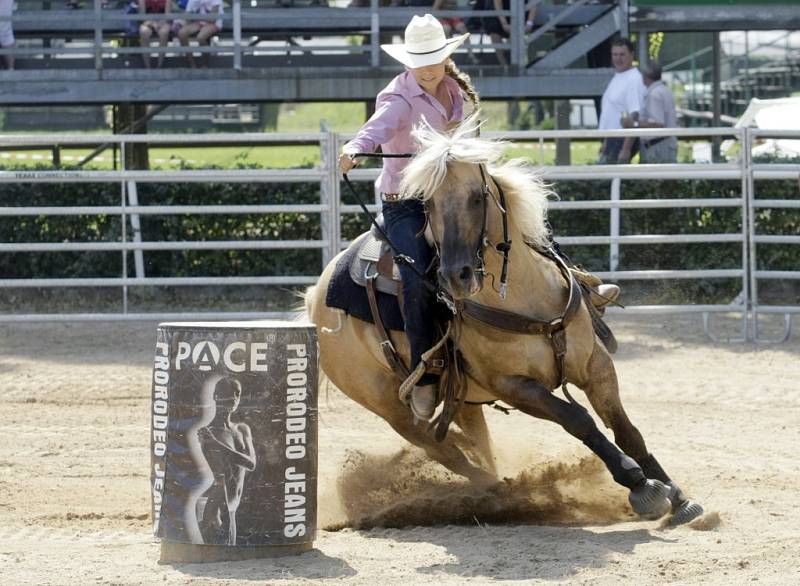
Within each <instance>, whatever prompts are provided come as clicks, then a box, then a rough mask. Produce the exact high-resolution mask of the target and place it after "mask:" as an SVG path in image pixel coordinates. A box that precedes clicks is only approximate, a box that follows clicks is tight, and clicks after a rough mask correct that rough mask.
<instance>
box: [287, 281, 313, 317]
mask: <svg viewBox="0 0 800 586" xmlns="http://www.w3.org/2000/svg"><path fill="white" fill-rule="evenodd" d="M316 288H317V286H316V285H311V286H310V287H308V288H307V289H306V290H305V291H299V292H297V293H295V295H297V298H298V303H297V304H296V305H295V306H294V307H292V312H293V313H294V314H295V315H294V316H293V317H292V320H293V321H308V320H310V316H311V313H312V308H313V307H312V303H313V302H314V290H315V289H316Z"/></svg>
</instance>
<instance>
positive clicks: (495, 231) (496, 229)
mask: <svg viewBox="0 0 800 586" xmlns="http://www.w3.org/2000/svg"><path fill="white" fill-rule="evenodd" d="M495 211H497V209H496V208H495ZM487 234H488V236H489V239H490V240H491V242H492V243H493V244H497V243H498V242H502V240H503V229H502V220H501V217H500V214H499V212H497V213H494V214H490V221H489V223H488V230H487ZM509 238H510V240H511V243H512V246H511V252H510V254H509V267H508V293H507V295H506V299H505V300H503V299H500V296H499V295H498V294H497V292H496V291H495V290H494V289H493V287H492V286H491V285H492V278H491V277H489V276H488V275H487V276H486V278H485V279H484V287H483V290H482V291H481V292H480V293H478V294H477V295H475V297H474V300H475V301H476V302H478V303H481V304H483V305H489V306H491V307H497V308H500V309H505V310H506V311H512V312H515V313H521V314H523V315H528V316H530V317H534V316H536V317H540V318H542V319H545V318H549V317H555V316H557V315H558V314H559V313H560V312H561V311H563V309H564V305H565V303H566V300H567V298H568V294H569V291H568V289H567V287H566V285H565V281H564V279H563V277H562V275H561V272H560V271H559V269H558V267H557V266H556V265H555V263H553V262H552V261H550V260H549V259H547V258H545V257H544V256H542V255H541V254H539V253H537V252H535V251H533V250H532V249H531V248H530V247H528V246H527V245H526V244H525V242H524V238H523V235H522V232H520V231H519V230H518V229H517V227H516V225H515V224H514V223H513V221H510V222H509ZM485 259H486V270H487V272H488V273H491V274H493V275H494V277H495V283H494V285H495V287H499V286H500V274H501V270H502V267H503V257H502V256H501V255H499V254H496V253H495V252H493V251H491V250H489V249H487V250H486V254H485Z"/></svg>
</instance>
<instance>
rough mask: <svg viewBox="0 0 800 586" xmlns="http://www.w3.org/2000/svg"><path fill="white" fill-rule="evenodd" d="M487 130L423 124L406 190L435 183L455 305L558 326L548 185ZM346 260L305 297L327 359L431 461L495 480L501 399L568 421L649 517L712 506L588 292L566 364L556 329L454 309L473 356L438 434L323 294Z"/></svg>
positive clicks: (367, 331)
mask: <svg viewBox="0 0 800 586" xmlns="http://www.w3.org/2000/svg"><path fill="white" fill-rule="evenodd" d="M475 130H476V125H475V122H474V117H473V118H472V119H469V120H467V121H465V122H464V123H463V124H462V125H461V126H460V127H459V128H457V129H455V130H454V131H453V132H452V134H443V133H439V132H437V131H435V130H433V129H431V128H428V127H423V128H418V129H417V130H416V131H415V136H416V138H417V141H418V143H419V151H418V154H417V155H416V156H415V157H414V159H413V160H412V161H411V162H410V164H409V166H408V168H407V169H406V171H405V174H404V180H403V184H402V187H401V190H402V192H403V193H404V194H406V195H407V196H409V197H413V196H417V195H418V194H424V199H425V202H426V209H427V214H428V222H429V224H428V227H429V236H430V237H432V240H433V243H434V245H435V246H436V248H437V249H438V254H439V284H440V285H441V286H442V287H443V288H444V289H445V290H446V291H447V293H449V295H450V296H451V298H452V300H453V301H454V302H455V303H454V304H455V306H456V307H457V308H463V307H464V306H465V304H467V303H469V304H471V305H472V306H473V307H475V306H476V305H477V306H478V307H481V308H484V309H488V310H490V311H491V310H492V309H493V308H495V309H500V310H503V311H505V312H509V313H510V314H511V315H512V321H513V320H514V319H516V320H517V321H520V322H523V323H524V322H526V320H528V319H529V318H534V316H535V317H538V318H539V319H542V318H543V319H542V321H540V322H538V323H546V322H551V321H552V323H556V324H557V323H558V319H557V318H558V317H559V316H563V315H564V314H565V307H567V305H568V303H569V298H570V297H571V295H570V293H571V291H572V290H573V289H574V287H571V283H570V282H569V280H568V277H567V276H565V275H568V273H567V272H566V271H564V270H562V269H563V267H562V268H559V266H557V264H556V263H555V262H554V261H553V260H552V259H550V258H548V257H546V256H545V255H543V254H541V253H540V252H537V249H539V250H544V249H546V248H547V246H548V242H549V238H548V231H547V227H546V222H545V215H546V208H547V196H548V191H547V189H546V188H545V187H544V186H543V184H542V183H541V181H540V180H539V179H538V177H537V176H536V174H535V173H534V171H533V170H532V169H531V168H529V167H526V166H525V165H524V164H522V163H521V162H518V161H517V162H515V161H512V162H502V161H501V154H502V151H503V145H502V144H500V143H498V142H496V141H489V140H484V139H480V138H475V137H473V134H474V133H475ZM503 200H504V201H505V204H504V206H503V205H501V203H500V202H501V201H503ZM504 208H505V209H504ZM504 211H505V212H506V213H505V216H506V217H505V224H506V226H505V230H504V226H503V224H504V218H503V216H504ZM505 241H510V242H511V243H513V246H511V247H510V250H509V251H508V267H509V268H510V277H509V280H508V288H507V294H506V295H505V298H504V299H503V298H501V296H500V295H498V293H497V292H496V290H495V275H501V272H502V273H505V271H503V268H502V264H503V255H502V253H495V251H496V250H498V248H497V247H496V246H494V245H493V244H492V243H499V242H505ZM526 244H527V245H526ZM493 249H494V250H493ZM504 249H505V247H499V250H500V251H503V250H504ZM484 251H485V253H486V254H485V255H484ZM338 259H339V257H337V258H336V259H334V260H333V261H331V263H330V264H329V265H328V267H326V269H325V271H324V272H323V274H322V276H321V278H320V280H319V282H318V284H317V285H316V287H315V288H312V289H311V290H309V292H308V293H307V295H306V309H307V311H308V314H309V317H310V319H311V320H312V321H313V322H314V323H315V324H317V328H318V332H319V342H320V359H321V368H322V370H323V372H324V373H325V374H326V375H327V376H328V378H329V379H330V380H331V381H332V382H333V384H335V385H336V386H337V387H338V388H339V389H341V390H342V391H343V392H344V393H345V394H347V395H348V396H349V397H350V398H352V399H354V400H355V401H357V402H358V403H360V404H362V405H363V406H364V407H366V408H367V409H370V410H371V411H373V412H374V413H376V414H378V415H379V416H381V417H382V418H384V419H385V420H386V421H387V422H388V423H389V424H390V425H391V426H392V427H393V428H394V429H395V431H397V432H398V433H399V434H400V435H402V436H403V437H404V438H405V439H407V440H408V441H409V442H411V443H412V444H414V445H416V446H419V447H420V448H422V449H423V450H425V452H426V453H427V455H428V456H429V457H430V458H432V459H434V460H436V461H438V462H440V463H441V464H443V465H444V466H445V467H447V468H449V469H450V470H452V471H454V472H456V473H458V474H461V475H463V476H466V477H468V478H470V479H472V480H474V481H487V480H491V479H493V478H494V473H495V469H494V465H493V458H492V452H491V447H490V442H489V438H488V432H487V427H486V422H485V420H484V417H483V413H482V411H481V409H482V407H481V406H480V405H476V404H473V402H479V401H487V400H495V399H496V400H501V401H504V402H505V403H508V404H509V405H511V406H513V407H515V408H517V409H519V410H520V411H522V412H524V413H527V414H529V415H533V416H534V417H539V418H542V419H547V420H549V421H553V422H555V423H558V424H559V425H561V426H562V427H563V428H564V429H565V430H566V431H567V432H568V433H570V434H571V435H573V436H575V437H576V438H578V439H579V440H581V441H582V442H583V443H584V444H585V445H586V446H587V447H588V448H589V449H590V450H592V451H593V452H594V453H595V454H596V455H597V456H598V457H599V458H600V459H601V460H602V461H603V462H604V463H605V465H606V467H607V468H608V470H609V472H610V473H611V475H612V476H613V478H614V480H615V481H617V482H618V483H619V484H621V485H623V486H625V487H626V488H628V489H629V490H630V493H629V500H630V502H631V505H632V506H633V509H634V510H635V511H636V512H637V513H638V514H640V515H641V516H643V517H645V518H650V519H653V518H658V517H661V516H663V515H665V514H667V513H668V512H670V511H671V512H672V515H673V516H672V518H671V522H672V523H673V524H680V523H686V522H688V521H691V520H692V519H694V518H695V517H697V516H699V515H700V514H702V512H703V509H702V507H701V506H700V505H699V504H697V503H695V502H693V501H690V500H689V499H687V498H686V496H685V495H684V493H683V492H682V491H681V490H680V488H678V486H677V485H676V484H675V483H674V482H673V481H672V480H671V479H670V478H669V476H667V474H666V473H665V472H664V470H663V468H662V467H661V466H660V465H659V463H658V462H657V461H656V459H655V458H654V457H653V455H652V454H651V453H650V452H649V451H648V449H647V447H646V446H645V443H644V440H643V439H642V435H641V434H640V433H639V431H638V430H637V429H636V427H634V426H633V424H632V423H631V422H630V420H629V419H628V416H627V415H626V413H625V410H624V409H623V407H622V403H621V402H620V397H619V389H618V385H617V376H616V372H615V369H614V364H613V363H612V361H611V357H610V356H609V354H608V352H607V351H606V349H605V347H604V346H603V345H602V344H601V343H600V340H599V338H598V337H597V336H596V335H595V332H594V331H593V325H592V318H591V315H590V313H589V310H588V309H587V308H586V306H585V304H584V303H585V302H580V304H579V305H578V306H577V311H576V312H575V311H574V309H573V312H572V313H573V314H574V315H573V316H572V317H571V319H569V320H568V323H567V325H566V328H565V329H562V331H561V340H562V342H563V341H564V340H565V341H566V348H567V351H566V355H565V356H564V357H563V359H562V360H561V361H559V360H558V359H557V358H556V353H555V352H554V345H553V339H554V338H556V337H557V336H556V333H557V332H556V333H553V332H552V331H551V332H550V333H551V336H546V335H535V334H531V333H523V332H519V331H508V330H506V329H500V328H499V327H495V326H493V325H487V324H486V323H484V322H482V321H480V320H479V319H476V318H475V317H474V316H471V315H469V314H465V312H463V311H459V312H458V315H456V316H455V317H454V320H455V321H456V322H458V324H459V327H457V328H455V329H456V331H457V332H458V340H456V342H457V345H458V348H459V350H460V351H461V353H462V355H463V358H464V361H465V364H466V367H465V369H466V373H467V380H468V391H467V397H466V401H465V402H464V403H463V404H462V405H461V407H460V409H459V411H458V412H457V414H456V416H455V419H454V420H453V422H454V424H455V425H454V426H451V430H450V433H449V434H448V436H447V438H446V439H445V441H443V442H441V443H439V442H436V441H435V440H434V438H433V436H432V434H431V433H430V431H429V430H428V429H427V426H424V425H416V424H415V420H414V418H413V415H412V414H411V412H410V410H409V409H408V408H407V407H406V406H405V405H404V404H403V403H402V402H401V401H400V400H399V398H398V394H397V389H398V385H399V384H400V382H401V381H400V380H398V378H397V376H396V375H395V374H394V373H393V371H392V370H391V368H390V367H389V364H388V363H387V361H386V359H385V358H384V355H383V353H382V352H381V350H380V348H379V342H380V340H379V338H378V335H377V333H376V330H375V328H374V326H373V325H371V324H369V323H366V322H364V321H361V320H359V319H356V318H353V317H350V316H347V315H346V314H344V312H342V311H341V310H337V309H332V308H329V307H327V306H326V305H325V298H326V290H327V288H328V283H329V281H330V279H331V276H332V274H333V270H334V267H335V265H336V262H337V261H338ZM484 275H490V276H491V281H489V280H488V279H487V280H486V283H484ZM484 285H490V286H484ZM572 292H573V293H574V291H572ZM573 296H574V295H573ZM532 321H536V319H534V320H532ZM534 329H535V328H534ZM564 333H565V335H564ZM551 338H553V339H551ZM394 340H395V341H396V344H395V345H396V346H397V348H398V351H399V352H400V353H401V355H405V356H408V345H407V343H406V341H405V338H404V336H403V335H402V334H401V333H395V335H394ZM562 373H563V375H562ZM564 379H565V380H566V382H569V383H571V384H573V385H575V386H576V387H578V388H580V389H582V390H583V391H584V392H585V393H586V396H587V397H588V399H589V402H590V403H591V405H592V407H593V408H594V410H595V411H596V412H597V414H598V415H599V416H600V418H601V419H602V421H603V423H605V425H606V426H608V427H610V428H611V429H612V431H613V432H614V440H615V443H612V442H611V441H610V440H609V439H608V438H607V437H606V436H605V435H604V434H603V433H602V432H601V431H600V430H599V429H598V428H597V426H596V425H595V423H594V420H593V419H592V417H591V416H590V415H589V413H588V412H587V411H586V409H585V408H584V407H582V406H581V405H580V404H578V403H576V402H574V401H572V399H571V397H569V395H568V394H567V397H568V398H569V399H570V400H563V399H560V398H558V397H557V396H556V395H555V394H554V392H553V390H554V389H556V388H557V387H558V386H559V385H560V384H561V383H562V382H565V381H564ZM565 389H566V387H565Z"/></svg>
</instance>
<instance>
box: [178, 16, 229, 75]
mask: <svg viewBox="0 0 800 586" xmlns="http://www.w3.org/2000/svg"><path fill="white" fill-rule="evenodd" d="M186 12H187V14H207V15H208V18H207V19H201V20H187V21H186V22H185V23H184V24H183V26H182V27H181V29H180V30H179V31H178V39H179V40H180V42H181V45H182V46H183V47H188V46H189V38H190V37H191V36H192V35H197V44H198V45H200V46H201V47H202V46H204V45H205V46H208V45H209V44H210V41H211V37H213V36H214V35H216V34H217V33H219V32H220V31H221V30H222V18H220V17H221V16H222V14H223V9H222V0H189V2H188V3H187V4H186ZM186 55H187V57H188V59H189V66H190V67H196V64H195V62H194V55H193V54H192V53H191V52H189V53H187V54H186ZM208 59H209V54H208V53H203V57H202V63H203V66H204V67H208Z"/></svg>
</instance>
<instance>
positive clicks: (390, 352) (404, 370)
mask: <svg viewBox="0 0 800 586" xmlns="http://www.w3.org/2000/svg"><path fill="white" fill-rule="evenodd" d="M377 278H378V273H375V275H374V276H372V277H370V278H369V279H367V283H366V285H367V300H368V301H369V309H370V311H372V319H373V321H374V322H375V328H376V329H377V330H378V336H379V337H380V339H381V342H380V345H381V350H382V351H383V356H384V358H386V362H388V363H389V366H390V367H391V369H392V370H393V371H394V373H395V374H396V375H397V376H399V377H400V378H401V379H406V378H408V367H407V366H406V365H405V364H403V361H402V360H401V359H400V355H399V354H398V353H397V350H396V349H395V347H394V344H392V338H391V337H390V336H389V332H388V331H387V330H386V327H385V326H384V325H383V320H382V319H381V312H380V310H379V309H378V294H377V289H376V287H375V281H376V279H377Z"/></svg>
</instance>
